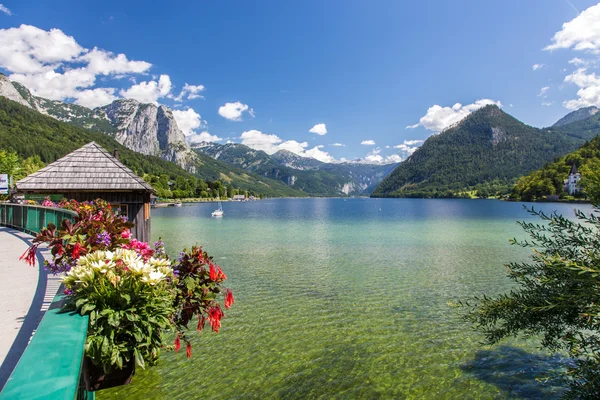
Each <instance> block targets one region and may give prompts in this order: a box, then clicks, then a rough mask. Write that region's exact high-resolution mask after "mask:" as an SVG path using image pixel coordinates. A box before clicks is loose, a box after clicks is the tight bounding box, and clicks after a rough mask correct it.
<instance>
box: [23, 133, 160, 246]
mask: <svg viewBox="0 0 600 400" xmlns="http://www.w3.org/2000/svg"><path fill="white" fill-rule="evenodd" d="M16 188H17V192H18V193H21V194H25V195H27V194H38V195H40V194H41V195H44V196H54V197H56V196H57V195H58V196H59V197H65V198H67V199H74V200H77V201H79V202H82V201H92V200H95V199H98V198H100V199H103V200H106V201H107V202H109V203H110V204H111V206H112V207H113V209H115V210H118V211H119V213H120V215H124V216H126V217H127V219H128V220H129V221H131V222H133V223H134V224H135V227H134V228H132V230H131V233H132V234H133V237H135V238H136V239H138V240H141V241H144V242H149V241H150V201H151V195H152V193H153V192H154V189H153V188H152V186H150V185H149V184H148V183H146V182H145V181H144V180H143V179H142V178H140V177H139V176H137V175H136V174H135V173H133V171H132V170H130V169H129V168H127V167H126V166H125V165H123V164H122V163H121V162H120V161H119V160H118V152H117V151H116V150H115V152H114V155H111V154H110V153H109V152H108V151H106V150H105V149H103V148H102V147H101V146H99V145H98V144H96V143H95V142H90V143H88V144H86V145H85V146H83V147H81V148H79V149H77V150H75V151H73V152H72V153H69V154H67V155H66V156H64V157H63V158H61V159H59V160H56V161H55V162H53V163H51V164H49V165H47V166H46V167H44V168H42V169H40V170H39V171H37V172H34V173H33V174H31V175H28V176H27V177H26V178H23V179H21V180H20V181H18V182H17V183H16Z"/></svg>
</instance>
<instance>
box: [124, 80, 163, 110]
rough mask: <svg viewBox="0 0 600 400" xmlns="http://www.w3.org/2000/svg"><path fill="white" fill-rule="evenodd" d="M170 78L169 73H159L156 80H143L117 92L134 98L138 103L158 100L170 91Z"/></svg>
mask: <svg viewBox="0 0 600 400" xmlns="http://www.w3.org/2000/svg"><path fill="white" fill-rule="evenodd" d="M171 87H172V85H171V78H169V75H164V74H163V75H161V76H160V78H159V79H158V81H145V82H140V83H138V84H135V85H132V86H131V87H129V88H128V89H121V90H120V91H119V94H120V95H121V96H123V97H125V98H128V99H135V100H137V101H139V102H140V103H154V104H156V103H157V102H158V99H159V98H161V97H166V96H167V95H169V93H171Z"/></svg>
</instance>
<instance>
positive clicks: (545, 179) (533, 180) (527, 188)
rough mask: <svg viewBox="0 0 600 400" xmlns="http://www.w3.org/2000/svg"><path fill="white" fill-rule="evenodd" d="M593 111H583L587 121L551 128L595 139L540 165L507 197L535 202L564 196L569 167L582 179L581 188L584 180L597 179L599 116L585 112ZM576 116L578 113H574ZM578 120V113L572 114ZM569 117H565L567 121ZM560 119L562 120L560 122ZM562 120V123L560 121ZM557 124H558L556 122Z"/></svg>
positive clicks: (599, 141) (599, 133) (599, 163)
mask: <svg viewBox="0 0 600 400" xmlns="http://www.w3.org/2000/svg"><path fill="white" fill-rule="evenodd" d="M590 109H596V110H598V109H597V108H595V107H588V108H587V109H584V110H585V114H583V115H587V118H573V119H571V122H570V123H568V124H560V125H558V127H557V124H554V125H553V128H554V127H557V129H559V130H561V131H562V132H563V133H565V134H567V135H569V134H570V135H581V134H582V133H583V134H584V135H585V136H589V135H595V137H594V138H593V139H592V140H590V141H589V142H586V143H585V144H584V145H583V146H581V147H580V148H579V149H577V150H575V151H573V152H571V153H569V154H567V155H564V156H562V157H559V158H556V159H555V160H554V161H553V162H552V163H548V164H546V165H544V166H543V167H542V168H540V169H539V170H537V171H535V172H532V173H530V174H529V175H526V176H523V177H521V178H520V179H519V180H518V182H517V184H516V185H515V187H514V189H513V191H512V193H511V197H513V198H515V199H519V200H523V201H532V200H537V199H540V198H543V197H546V196H548V195H559V196H561V197H562V196H565V195H567V193H565V192H564V190H563V182H564V179H566V178H567V176H568V175H569V171H570V170H571V167H572V165H573V164H575V165H576V166H577V168H578V169H579V172H580V173H581V176H582V185H584V184H585V181H586V177H588V178H589V177H590V176H591V177H596V178H598V177H600V136H598V135H600V113H598V112H597V111H596V112H589V110H590ZM575 113H578V111H575ZM576 115H577V116H578V117H579V116H581V115H582V113H578V114H576ZM568 116H569V115H567V117H568ZM563 119H564V118H563ZM561 120H562V119H561ZM559 122H560V121H559Z"/></svg>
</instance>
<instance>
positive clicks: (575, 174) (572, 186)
mask: <svg viewBox="0 0 600 400" xmlns="http://www.w3.org/2000/svg"><path fill="white" fill-rule="evenodd" d="M580 180H581V173H580V172H579V171H578V170H577V165H575V164H573V166H572V167H571V172H569V176H568V177H567V179H565V180H564V181H563V187H564V189H565V192H567V193H569V194H570V195H574V194H575V193H577V192H579V191H580V190H581V188H580V187H579V186H578V185H577V184H578V183H579V181H580Z"/></svg>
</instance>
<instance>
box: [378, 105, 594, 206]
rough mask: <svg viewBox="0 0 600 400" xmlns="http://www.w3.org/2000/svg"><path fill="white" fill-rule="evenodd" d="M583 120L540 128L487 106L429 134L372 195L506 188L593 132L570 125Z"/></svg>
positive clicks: (427, 194)
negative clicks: (481, 187)
mask: <svg viewBox="0 0 600 400" xmlns="http://www.w3.org/2000/svg"><path fill="white" fill-rule="evenodd" d="M585 121H586V120H580V121H576V122H572V123H570V124H567V125H563V126H559V127H557V128H547V129H538V128H534V127H531V126H528V125H525V124H524V123H522V122H521V121H518V120H517V119H515V118H514V117H512V116H510V115H509V114H507V113H505V112H504V111H502V110H501V109H500V108H498V107H497V106H495V105H488V106H486V107H483V108H481V109H479V110H477V111H475V112H473V113H471V114H470V115H468V116H467V117H466V118H464V119H463V120H462V121H460V122H459V123H458V124H456V125H454V126H452V127H450V128H448V129H446V130H444V131H442V132H441V133H439V134H436V135H433V136H431V137H429V138H428V139H427V140H426V141H425V143H423V145H422V146H421V147H420V148H419V149H418V150H417V151H415V152H414V153H413V154H412V155H411V156H410V157H409V158H408V159H407V160H406V161H404V162H403V163H401V164H400V165H399V166H398V168H396V169H395V170H394V171H393V172H392V173H391V174H390V175H389V176H388V177H387V178H385V179H384V180H383V181H382V182H381V184H380V185H379V186H378V187H377V188H376V189H375V191H374V192H373V196H374V197H432V196H452V195H456V194H457V193H460V192H466V191H469V190H474V189H476V188H477V187H478V186H481V185H490V184H492V185H494V186H495V187H496V188H497V189H498V190H501V191H504V192H507V191H508V190H509V187H512V185H513V184H514V182H515V181H516V179H517V178H518V177H520V176H522V175H525V174H527V173H529V172H531V171H534V170H536V169H538V168H540V167H541V166H543V165H544V164H545V163H547V162H549V161H552V160H553V159H554V158H555V157H559V156H562V155H564V154H566V153H568V152H570V151H573V150H575V149H576V148H577V147H579V146H581V145H582V144H583V143H584V142H585V140H588V139H590V138H592V137H594V136H595V134H594V133H593V132H591V131H590V130H588V131H586V130H584V129H583V128H581V127H576V126H574V124H584V122H585Z"/></svg>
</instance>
